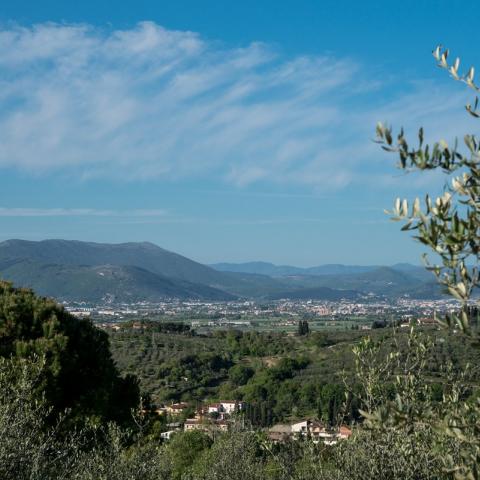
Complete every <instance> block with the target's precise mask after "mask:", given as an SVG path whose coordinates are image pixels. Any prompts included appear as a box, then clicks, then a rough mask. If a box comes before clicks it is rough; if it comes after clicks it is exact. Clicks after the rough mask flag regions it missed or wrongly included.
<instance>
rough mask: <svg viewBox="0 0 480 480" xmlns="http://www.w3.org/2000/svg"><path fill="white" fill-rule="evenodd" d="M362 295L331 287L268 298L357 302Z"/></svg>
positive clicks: (279, 294)
mask: <svg viewBox="0 0 480 480" xmlns="http://www.w3.org/2000/svg"><path fill="white" fill-rule="evenodd" d="M358 297H360V293H359V292H356V291H353V290H337V289H333V288H329V287H316V288H302V289H299V290H286V291H280V292H277V293H274V294H270V295H269V296H268V299H269V300H278V299H282V298H288V299H290V300H330V301H336V300H344V299H345V300H355V299H357V298H358Z"/></svg>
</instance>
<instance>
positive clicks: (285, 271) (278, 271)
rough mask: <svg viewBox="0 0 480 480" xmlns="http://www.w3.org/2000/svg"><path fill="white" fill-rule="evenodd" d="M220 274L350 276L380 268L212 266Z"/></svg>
mask: <svg viewBox="0 0 480 480" xmlns="http://www.w3.org/2000/svg"><path fill="white" fill-rule="evenodd" d="M210 266H211V267H212V268H214V269H215V270H218V271H220V272H243V273H255V274H260V275H269V276H271V277H282V276H290V275H350V274H357V273H365V272H370V271H372V270H375V269H376V268H378V266H362V265H341V264H327V265H319V266H317V267H305V268H303V267H293V266H290V265H274V264H273V263H268V262H247V263H214V264H213V265H210Z"/></svg>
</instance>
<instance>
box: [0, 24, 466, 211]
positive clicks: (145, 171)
mask: <svg viewBox="0 0 480 480" xmlns="http://www.w3.org/2000/svg"><path fill="white" fill-rule="evenodd" d="M426 61H428V59H426ZM382 88H383V87H382V83H381V81H379V80H378V78H369V77H368V74H367V73H366V72H364V70H363V69H362V67H361V66H360V65H358V64H356V63H354V62H352V61H350V60H348V59H335V58H331V57H327V56H324V57H312V56H300V57H296V58H285V57H283V56H281V55H280V54H278V53H277V52H276V51H274V50H273V49H271V48H270V47H269V46H267V45H264V44H261V43H253V44H251V45H248V46H246V47H244V48H236V49H233V48H226V47H223V46H219V44H218V43H215V42H210V41H206V40H203V39H202V38H200V36H199V35H198V34H196V33H192V32H183V31H171V30H166V29H164V28H162V27H160V26H158V25H156V24H154V23H151V22H144V23H140V24H138V25H137V26H136V27H135V28H132V29H130V30H110V31H106V30H101V29H98V28H94V27H91V26H88V25H59V24H41V25H37V26H33V27H30V28H23V27H10V28H4V29H3V30H0V168H1V167H14V168H19V169H22V170H25V171H27V172H31V173H43V172H68V173H70V174H72V175H76V176H79V177H80V178H82V177H83V178H90V177H109V178H112V177H115V178H120V179H124V180H135V179H156V178H167V179H178V178H184V177H193V178H199V177H206V178H210V179H212V178H213V179H220V180H223V181H225V182H228V183H232V184H236V185H239V186H243V185H246V184H250V183H254V182H259V181H263V182H275V183H296V184H300V185H309V186H310V185H314V186H318V185H325V186H327V187H328V188H333V189H338V188H343V187H345V186H347V185H349V184H351V183H353V182H359V181H365V179H366V178H367V179H369V181H371V183H373V184H374V183H375V179H376V178H378V179H381V178H383V177H384V175H385V170H382V171H377V170H375V169H379V168H380V169H382V165H386V164H387V162H388V160H387V161H385V155H382V154H380V153H379V151H378V148H377V147H376V146H375V145H373V144H372V143H371V142H370V141H369V140H370V138H371V137H372V133H373V128H374V125H375V123H376V122H377V121H378V120H384V119H387V120H391V121H394V122H398V123H405V124H411V123H415V124H417V123H425V124H426V125H427V126H428V125H431V126H432V129H433V131H434V132H437V131H440V130H441V129H442V128H446V129H447V133H448V132H451V131H452V125H455V126H458V125H462V126H463V125H464V124H465V122H466V120H460V115H462V113H461V109H460V105H461V102H462V101H463V98H461V99H460V97H461V95H457V96H450V97H449V98H447V101H440V100H443V98H440V99H439V98H438V97H435V92H433V93H432V89H431V88H430V86H429V85H422V84H419V85H414V86H411V87H409V88H408V90H409V92H408V94H406V95H403V96H400V97H399V96H398V95H397V96H396V97H395V98H394V99H393V101H387V100H385V99H386V98H388V96H387V95H386V94H385V95H381V94H378V95H377V96H376V97H377V98H376V100H375V101H373V100H372V96H373V95H372V89H373V90H374V91H376V92H377V93H378V92H381V89H382ZM436 93H437V94H438V95H439V96H441V95H443V96H444V94H445V92H444V91H440V90H438V91H437V92H436ZM382 100H383V101H382ZM459 101H460V103H459ZM457 106H459V108H458V111H457V110H454V112H455V113H454V114H453V115H452V109H454V108H455V107H457ZM432 117H433V120H432ZM389 160H390V162H389V165H391V163H392V161H391V159H389ZM372 168H373V170H371V169H372ZM389 168H391V167H389ZM370 170H371V171H370ZM372 179H373V181H372ZM0 214H1V213H0Z"/></svg>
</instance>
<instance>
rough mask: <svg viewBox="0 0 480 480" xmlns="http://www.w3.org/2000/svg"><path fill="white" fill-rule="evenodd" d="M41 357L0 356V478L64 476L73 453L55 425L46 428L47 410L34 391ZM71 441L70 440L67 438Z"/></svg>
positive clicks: (38, 376)
mask: <svg viewBox="0 0 480 480" xmlns="http://www.w3.org/2000/svg"><path fill="white" fill-rule="evenodd" d="M43 368H44V363H43V362H42V361H41V360H37V361H35V362H29V361H26V360H20V361H12V360H8V359H4V358H0V478H2V480H10V479H11V480H27V479H28V480H31V479H43V478H64V473H66V472H67V471H68V468H69V466H70V465H71V462H72V460H73V459H74V455H71V454H72V451H71V449H70V448H69V447H68V443H65V444H63V443H60V442H59V441H58V440H57V427H58V424H57V425H56V426H51V427H49V428H45V419H46V418H47V417H48V415H49V413H50V409H49V408H48V407H47V405H46V403H45V401H44V400H42V399H40V400H39V399H38V395H36V394H35V393H36V392H35V391H36V389H37V388H38V381H39V378H40V377H41V373H42V371H43ZM67 440H70V439H67Z"/></svg>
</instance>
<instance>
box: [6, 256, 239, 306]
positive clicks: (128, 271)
mask: <svg viewBox="0 0 480 480" xmlns="http://www.w3.org/2000/svg"><path fill="white" fill-rule="evenodd" d="M1 275H2V277H3V278H5V279H8V280H10V281H13V282H14V283H15V284H16V285H21V286H24V287H30V288H33V289H34V290H35V291H36V292H38V293H39V294H40V295H44V296H50V297H55V298H57V299H59V300H67V301H89V302H101V301H114V302H125V303H131V302H138V301H159V300H166V299H172V298H177V299H199V300H233V299H234V298H235V297H234V296H233V295H230V294H228V293H226V292H224V291H221V290H218V289H215V288H212V287H209V286H207V285H201V284H195V283H191V282H187V281H185V280H178V279H169V278H166V277H164V276H161V275H158V274H155V273H152V272H150V271H148V270H145V269H143V268H140V267H135V266H130V265H125V266H119V265H98V266H97V265H96V266H87V265H68V264H64V265H58V264H47V263H45V264H44V263H39V262H35V261H32V260H19V261H16V262H11V263H10V265H8V266H4V268H2V269H1Z"/></svg>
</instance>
